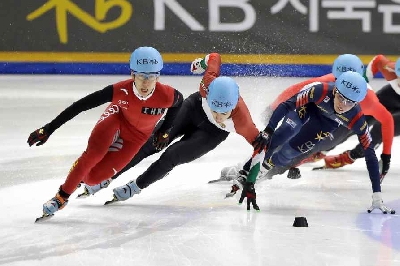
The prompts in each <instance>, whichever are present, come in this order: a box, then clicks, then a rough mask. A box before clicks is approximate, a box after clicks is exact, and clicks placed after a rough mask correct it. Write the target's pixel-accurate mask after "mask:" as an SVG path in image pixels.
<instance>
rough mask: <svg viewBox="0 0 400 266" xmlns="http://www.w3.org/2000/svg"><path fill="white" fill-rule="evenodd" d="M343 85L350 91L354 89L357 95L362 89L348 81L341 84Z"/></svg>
mask: <svg viewBox="0 0 400 266" xmlns="http://www.w3.org/2000/svg"><path fill="white" fill-rule="evenodd" d="M341 84H342V85H344V86H345V87H346V88H348V89H352V90H353V91H354V92H355V93H360V92H361V91H360V88H358V87H357V86H356V85H353V83H351V82H350V81H347V80H342V82H341Z"/></svg>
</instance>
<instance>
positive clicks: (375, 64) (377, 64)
mask: <svg viewBox="0 0 400 266" xmlns="http://www.w3.org/2000/svg"><path fill="white" fill-rule="evenodd" d="M370 64H371V71H372V74H373V75H374V76H375V75H376V74H377V73H378V72H381V73H382V76H383V77H384V78H385V79H386V80H387V81H391V80H394V79H397V76H396V72H395V64H396V63H395V62H393V61H390V60H389V59H387V58H386V57H385V56H384V55H381V54H380V55H377V56H375V57H374V58H373V59H372V61H371V62H370Z"/></svg>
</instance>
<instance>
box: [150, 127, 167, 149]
mask: <svg viewBox="0 0 400 266" xmlns="http://www.w3.org/2000/svg"><path fill="white" fill-rule="evenodd" d="M170 131H171V130H167V131H161V130H159V131H157V132H155V133H154V135H153V146H154V147H155V148H156V150H157V151H161V150H163V149H164V148H165V147H167V146H168V143H169V132H170Z"/></svg>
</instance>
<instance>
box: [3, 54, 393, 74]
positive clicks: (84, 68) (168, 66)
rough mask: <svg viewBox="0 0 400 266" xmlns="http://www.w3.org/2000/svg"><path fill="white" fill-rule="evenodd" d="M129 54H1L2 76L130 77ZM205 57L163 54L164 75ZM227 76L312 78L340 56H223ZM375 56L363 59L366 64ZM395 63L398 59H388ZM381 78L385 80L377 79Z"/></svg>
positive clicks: (187, 69) (179, 71) (183, 70)
mask: <svg viewBox="0 0 400 266" xmlns="http://www.w3.org/2000/svg"><path fill="white" fill-rule="evenodd" d="M129 56H130V54H129V53H63V52H56V53H43V52H0V74H82V75H86V74H91V75H126V74H129V73H130V70H129V66H128V61H129ZM198 57H204V54H169V53H165V54H163V58H164V68H163V70H162V72H161V73H162V74H163V75H191V73H190V63H191V62H192V60H193V59H194V58H198ZM221 57H222V61H223V65H222V68H221V74H222V75H225V76H273V77H311V76H321V75H325V74H327V73H329V72H330V71H331V62H333V61H334V59H335V58H336V57H337V55H231V54H222V55H221ZM373 57H374V56H373V55H361V56H360V58H361V60H362V61H363V62H364V64H367V63H368V62H369V60H371V59H372V58H373ZM388 57H389V58H390V59H392V60H396V59H397V57H396V56H388ZM378 77H382V76H378Z"/></svg>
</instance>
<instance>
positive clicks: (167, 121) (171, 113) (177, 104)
mask: <svg viewBox="0 0 400 266" xmlns="http://www.w3.org/2000/svg"><path fill="white" fill-rule="evenodd" d="M182 102H183V95H182V93H180V92H179V91H178V90H175V95H174V103H173V104H172V106H171V107H170V108H168V111H167V114H166V115H165V118H164V122H163V124H162V126H161V128H160V129H159V130H158V131H160V132H165V131H167V130H168V129H170V128H171V127H172V124H173V123H174V120H175V117H176V116H177V114H178V112H179V110H180V109H181V106H182Z"/></svg>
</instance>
